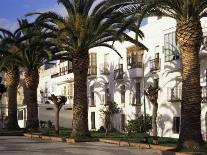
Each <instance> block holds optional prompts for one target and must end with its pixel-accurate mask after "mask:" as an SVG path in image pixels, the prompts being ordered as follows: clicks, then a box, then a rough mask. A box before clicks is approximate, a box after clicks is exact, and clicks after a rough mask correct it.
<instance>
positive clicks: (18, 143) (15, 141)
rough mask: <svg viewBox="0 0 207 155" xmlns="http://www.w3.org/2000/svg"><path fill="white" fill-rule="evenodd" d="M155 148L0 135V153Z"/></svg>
mask: <svg viewBox="0 0 207 155" xmlns="http://www.w3.org/2000/svg"><path fill="white" fill-rule="evenodd" d="M158 154H159V153H158V152H157V151H156V150H150V149H146V150H144V149H138V148H133V147H119V146H117V145H112V144H105V143H101V142H88V143H76V144H66V143H61V142H58V143H57V142H56V143H55V142H47V141H39V140H31V139H28V138H25V137H21V136H19V137H17V136H12V137H11V136H10V137H5V136H1V137H0V155H158Z"/></svg>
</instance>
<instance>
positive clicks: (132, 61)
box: [127, 55, 143, 69]
mask: <svg viewBox="0 0 207 155" xmlns="http://www.w3.org/2000/svg"><path fill="white" fill-rule="evenodd" d="M127 65H128V66H129V67H130V69H131V68H142V66H143V65H142V56H141V55H140V56H137V55H133V56H131V55H130V56H127Z"/></svg>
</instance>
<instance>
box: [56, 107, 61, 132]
mask: <svg viewBox="0 0 207 155" xmlns="http://www.w3.org/2000/svg"><path fill="white" fill-rule="evenodd" d="M59 113H60V109H59V108H58V107H57V106H55V132H56V134H57V135H59Z"/></svg>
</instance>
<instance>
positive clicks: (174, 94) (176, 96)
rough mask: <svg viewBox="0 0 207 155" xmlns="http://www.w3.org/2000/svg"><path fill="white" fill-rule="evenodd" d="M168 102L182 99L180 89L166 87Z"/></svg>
mask: <svg viewBox="0 0 207 155" xmlns="http://www.w3.org/2000/svg"><path fill="white" fill-rule="evenodd" d="M167 100H168V102H180V101H181V100H182V89H181V88H179V87H174V88H168V99H167Z"/></svg>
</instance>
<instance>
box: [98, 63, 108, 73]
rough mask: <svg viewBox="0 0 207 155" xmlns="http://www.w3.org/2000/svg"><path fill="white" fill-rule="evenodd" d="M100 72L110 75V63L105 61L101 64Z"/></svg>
mask: <svg viewBox="0 0 207 155" xmlns="http://www.w3.org/2000/svg"><path fill="white" fill-rule="evenodd" d="M100 73H101V74H102V75H109V74H110V68H109V64H107V63H104V64H101V65H100Z"/></svg>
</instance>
